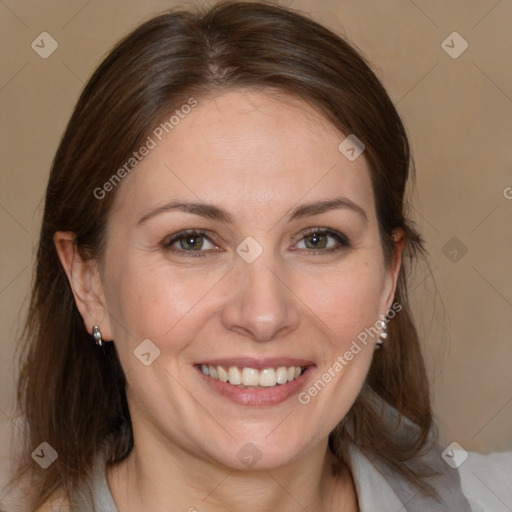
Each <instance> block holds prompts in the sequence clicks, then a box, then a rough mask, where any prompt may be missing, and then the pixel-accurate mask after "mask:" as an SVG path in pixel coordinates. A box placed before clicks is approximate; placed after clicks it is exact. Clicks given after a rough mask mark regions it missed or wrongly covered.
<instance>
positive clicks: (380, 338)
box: [375, 320, 388, 350]
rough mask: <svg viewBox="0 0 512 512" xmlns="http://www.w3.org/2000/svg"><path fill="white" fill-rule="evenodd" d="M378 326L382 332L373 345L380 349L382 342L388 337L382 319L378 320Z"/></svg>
mask: <svg viewBox="0 0 512 512" xmlns="http://www.w3.org/2000/svg"><path fill="white" fill-rule="evenodd" d="M380 327H381V328H382V332H381V333H380V334H379V338H378V340H377V343H376V345H375V349H376V350H380V349H381V348H382V345H383V343H384V342H385V341H386V340H387V338H388V333H387V332H386V327H387V325H386V322H385V321H384V320H381V321H380Z"/></svg>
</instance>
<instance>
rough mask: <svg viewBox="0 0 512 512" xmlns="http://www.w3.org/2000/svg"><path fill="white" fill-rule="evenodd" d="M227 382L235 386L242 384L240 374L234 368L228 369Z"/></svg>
mask: <svg viewBox="0 0 512 512" xmlns="http://www.w3.org/2000/svg"><path fill="white" fill-rule="evenodd" d="M228 382H229V383H230V384H235V385H237V384H242V372H241V371H240V370H239V369H238V368H237V367H236V366H230V367H229V372H228Z"/></svg>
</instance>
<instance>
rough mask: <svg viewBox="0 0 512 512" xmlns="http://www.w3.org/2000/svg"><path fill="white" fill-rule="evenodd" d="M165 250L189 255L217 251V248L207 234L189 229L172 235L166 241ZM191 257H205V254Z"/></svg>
mask: <svg viewBox="0 0 512 512" xmlns="http://www.w3.org/2000/svg"><path fill="white" fill-rule="evenodd" d="M163 247H164V249H168V250H172V251H176V252H188V253H193V252H196V253H201V252H206V251H208V250H211V249H215V248H216V246H215V245H214V244H213V243H212V241H211V240H210V239H209V238H208V237H207V236H206V232H205V231H202V230H194V229H187V230H185V231H181V232H180V233H176V234H175V235H171V237H170V238H167V239H166V240H164V243H163ZM190 256H203V254H190Z"/></svg>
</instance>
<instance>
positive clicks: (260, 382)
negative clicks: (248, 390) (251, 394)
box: [201, 364, 302, 387]
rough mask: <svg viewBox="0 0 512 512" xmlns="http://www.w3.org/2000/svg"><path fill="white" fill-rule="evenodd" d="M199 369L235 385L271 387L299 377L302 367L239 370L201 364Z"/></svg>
mask: <svg viewBox="0 0 512 512" xmlns="http://www.w3.org/2000/svg"><path fill="white" fill-rule="evenodd" d="M201 371H202V372H203V373H204V374H205V375H209V376H210V377H211V378H212V379H216V380H220V381H221V382H229V383H230V384H233V385H235V386H239V385H242V386H253V387H255V386H260V387H273V386H275V385H276V384H286V383H287V382H291V381H292V380H295V379H297V378H298V377H300V375H301V374H302V367H301V366H288V367H286V366H279V367H278V368H265V369H264V370H261V371H259V370H256V369H255V368H242V370H240V369H239V368H237V367H236V366H230V367H229V368H228V370H227V371H226V368H224V367H223V366H212V365H206V364H202V365H201Z"/></svg>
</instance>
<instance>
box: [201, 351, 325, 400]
mask: <svg viewBox="0 0 512 512" xmlns="http://www.w3.org/2000/svg"><path fill="white" fill-rule="evenodd" d="M194 366H195V368H196V369H197V371H198V373H199V374H200V376H201V378H202V379H203V381H204V382H205V383H206V384H207V385H208V386H209V387H210V389H212V390H213V391H215V392H217V393H219V394H221V395H223V396H224V397H227V398H229V399H230V400H231V401H233V402H235V403H238V404H242V405H259V406H263V405H274V404H277V403H280V402H283V401H284V400H286V399H288V398H290V397H291V396H292V395H294V394H296V393H298V392H299V390H300V388H301V387H302V386H303V385H304V383H305V381H306V379H307V377H308V375H309V373H311V370H312V369H313V368H314V367H315V365H314V364H313V363H312V362H310V361H305V360H298V359H292V358H287V359H267V360H257V359H230V360H215V361H204V362H201V363H198V364H195V365H194Z"/></svg>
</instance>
